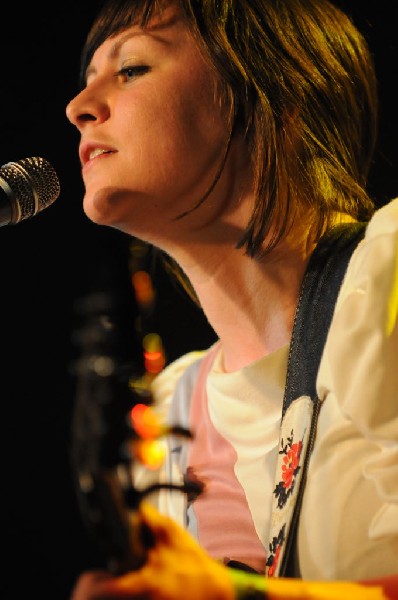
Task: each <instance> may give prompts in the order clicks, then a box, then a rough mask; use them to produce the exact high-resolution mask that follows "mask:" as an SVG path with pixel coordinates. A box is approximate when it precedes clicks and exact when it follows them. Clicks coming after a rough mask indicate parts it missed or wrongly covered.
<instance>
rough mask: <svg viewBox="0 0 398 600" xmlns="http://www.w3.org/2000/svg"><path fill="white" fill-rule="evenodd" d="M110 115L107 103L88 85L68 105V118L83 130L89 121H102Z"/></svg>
mask: <svg viewBox="0 0 398 600" xmlns="http://www.w3.org/2000/svg"><path fill="white" fill-rule="evenodd" d="M108 116H109V110H108V107H107V105H106V104H105V103H104V102H103V101H101V100H100V98H99V97H98V96H95V94H93V93H92V92H90V88H89V87H86V88H85V89H84V90H82V91H81V92H80V93H79V94H78V95H77V96H75V97H74V98H73V99H72V100H71V101H70V102H69V104H68V105H67V107H66V117H67V118H68V120H69V121H70V122H71V123H72V125H74V126H75V127H77V129H78V130H79V131H82V130H83V128H84V126H85V125H86V124H87V123H92V122H102V121H104V120H105V119H107V117H108Z"/></svg>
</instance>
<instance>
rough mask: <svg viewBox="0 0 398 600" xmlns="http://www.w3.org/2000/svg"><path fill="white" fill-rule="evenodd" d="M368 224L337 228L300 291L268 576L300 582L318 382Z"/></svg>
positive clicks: (310, 266) (319, 251)
mask: <svg viewBox="0 0 398 600" xmlns="http://www.w3.org/2000/svg"><path fill="white" fill-rule="evenodd" d="M365 229H366V223H349V224H348V223H347V224H341V225H338V226H336V227H334V228H333V229H332V230H331V231H330V232H328V233H327V234H326V235H325V236H324V237H323V238H322V239H321V240H320V242H319V243H318V245H317V247H316V249H315V251H314V252H313V254H312V256H311V258H310V260H309V263H308V266H307V269H306V272H305V275H304V278H303V283H302V286H301V291H300V295H299V301H298V305H297V309H296V315H295V320H294V326H293V333H292V339H291V343H290V350H289V359H288V367H287V376H286V385H285V394H284V401H283V410H282V424H281V430H280V442H279V455H278V462H277V468H276V478H275V488H274V497H273V503H272V504H273V506H272V516H271V531H270V538H269V540H270V541H269V549H268V560H267V566H266V574H267V576H269V577H282V576H283V577H299V576H300V573H299V572H298V568H297V565H296V564H295V562H296V557H295V547H296V543H295V541H296V533H297V531H296V530H297V524H298V517H299V513H300V507H301V500H302V496H303V493H304V487H305V481H306V471H307V465H308V461H309V457H310V454H311V450H312V447H313V443H314V439H315V434H316V426H317V419H318V414H319V410H320V405H321V402H320V400H319V398H318V396H317V393H316V377H317V373H318V368H319V363H320V360H321V356H322V352H323V347H324V344H325V341H326V337H327V334H328V331H329V326H330V323H331V320H332V316H333V312H334V307H335V303H336V300H337V296H338V293H339V290H340V286H341V283H342V281H343V278H344V274H345V272H346V268H347V265H348V262H349V260H350V257H351V254H352V252H353V251H354V249H355V247H356V246H357V244H358V242H359V241H360V240H361V239H362V237H363V236H364V233H365Z"/></svg>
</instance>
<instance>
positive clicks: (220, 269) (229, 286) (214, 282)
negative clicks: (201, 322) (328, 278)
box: [177, 236, 314, 371]
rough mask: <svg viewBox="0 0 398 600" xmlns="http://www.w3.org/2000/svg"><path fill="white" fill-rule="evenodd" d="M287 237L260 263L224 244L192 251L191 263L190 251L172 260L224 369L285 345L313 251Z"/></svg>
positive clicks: (238, 366)
mask: <svg viewBox="0 0 398 600" xmlns="http://www.w3.org/2000/svg"><path fill="white" fill-rule="evenodd" d="M290 238H291V239H293V236H290ZM291 239H288V240H285V241H284V242H282V243H281V244H279V245H278V247H277V248H276V249H275V250H273V251H272V252H271V253H270V254H269V255H268V256H267V257H265V258H264V259H262V260H261V261H257V260H254V259H252V258H249V257H248V256H246V255H245V254H244V253H243V251H242V250H236V249H235V248H233V247H231V245H229V244H228V245H227V244H225V245H222V244H217V245H214V246H212V245H209V244H206V245H205V246H203V247H196V248H195V249H192V260H190V258H191V256H190V253H187V254H185V255H184V256H182V255H181V256H180V257H179V259H178V257H177V259H178V260H179V264H180V265H181V266H182V268H183V270H184V271H185V273H186V275H187V276H188V278H189V279H190V281H191V283H192V285H193V287H194V289H195V292H196V294H197V296H198V298H199V301H200V303H201V306H202V308H203V310H204V313H205V315H206V317H207V319H208V321H209V323H210V325H211V326H212V328H213V329H214V331H215V333H216V335H217V336H218V337H219V339H220V341H221V345H222V349H223V358H224V365H223V367H224V369H225V370H226V371H235V370H238V369H241V368H242V367H244V366H245V365H247V364H249V363H251V362H253V361H255V360H257V359H259V358H261V357H262V356H265V355H267V354H269V353H271V352H274V351H275V350H277V349H279V348H281V347H282V346H284V345H285V344H288V343H289V341H290V337H291V332H292V328H293V320H294V315H295V310H296V305H297V300H298V295H299V292H300V286H301V282H302V278H303V276H304V272H305V268H306V265H307V262H308V259H309V257H310V254H311V252H312V250H313V247H314V246H313V245H310V244H308V243H306V242H302V243H301V244H298V243H297V242H295V243H292V241H291ZM296 239H303V238H302V236H301V238H300V236H297V237H296ZM198 257H200V261H198Z"/></svg>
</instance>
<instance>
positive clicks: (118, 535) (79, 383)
mask: <svg viewBox="0 0 398 600" xmlns="http://www.w3.org/2000/svg"><path fill="white" fill-rule="evenodd" d="M79 312H80V314H81V316H82V321H83V324H82V327H81V328H80V329H79V330H78V331H77V332H76V334H75V337H76V342H77V343H78V345H79V347H80V356H79V358H78V360H77V361H76V364H75V368H74V371H75V375H76V397H75V405H74V415H73V422H72V440H71V459H72V471H73V476H74V479H75V483H76V491H77V498H78V502H79V507H80V510H81V514H82V517H83V520H84V522H85V524H86V526H87V528H88V530H89V531H90V533H91V535H93V536H94V538H95V539H96V541H97V543H98V544H99V546H100V547H101V549H102V551H103V553H104V554H105V557H106V561H107V564H108V568H109V570H111V571H112V572H114V573H121V572H125V571H128V570H134V569H137V568H139V567H140V566H141V565H142V564H143V563H144V562H145V559H146V551H147V549H148V547H149V546H150V545H151V544H152V543H153V540H152V538H151V535H150V532H148V531H145V530H144V529H143V527H142V525H141V523H140V521H139V512H138V508H139V505H140V503H141V501H142V500H143V498H144V497H146V496H147V495H148V494H150V493H152V492H154V491H156V490H158V489H162V488H169V489H178V490H180V491H181V492H182V493H190V494H191V493H194V494H199V493H200V491H201V488H200V486H199V485H196V484H188V485H182V486H175V485H172V484H170V485H168V484H167V483H162V484H161V483H159V484H155V485H151V486H149V487H147V488H145V489H140V490H138V489H137V488H136V486H135V482H134V466H135V464H136V463H137V461H140V462H141V463H142V464H144V465H146V464H148V468H151V461H152V462H153V460H154V459H153V455H154V454H155V456H156V451H157V450H156V449H157V444H158V443H159V441H161V440H164V438H165V437H167V435H169V434H172V435H178V436H182V437H188V438H189V437H191V432H190V431H188V430H186V429H184V428H181V427H178V426H177V427H171V428H168V427H166V426H164V425H163V424H162V423H160V422H159V421H158V419H157V417H156V415H155V412H154V411H153V409H152V396H151V391H150V380H151V377H150V374H149V376H148V372H147V371H146V370H145V369H144V371H142V367H141V365H140V369H134V366H133V365H132V363H131V361H129V360H126V357H125V356H124V353H123V342H122V340H123V336H124V335H125V333H124V331H123V325H124V323H123V319H122V317H121V315H122V313H123V311H122V310H121V307H120V306H119V305H118V303H117V302H116V301H115V298H113V297H112V296H111V295H110V294H93V295H90V296H88V297H87V298H84V299H83V300H82V301H81V303H80V306H79ZM152 345H153V339H152ZM154 356H155V355H154ZM146 358H147V359H148V356H147V357H146ZM136 370H138V371H139V373H138V374H137V373H136V372H135V371H136Z"/></svg>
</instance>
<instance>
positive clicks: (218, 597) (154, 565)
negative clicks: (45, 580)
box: [71, 502, 235, 600]
mask: <svg viewBox="0 0 398 600" xmlns="http://www.w3.org/2000/svg"><path fill="white" fill-rule="evenodd" d="M140 515H141V517H142V522H143V524H144V525H145V526H147V527H149V529H150V530H151V532H152V534H153V536H154V538H155V544H154V545H153V547H152V548H150V549H149V550H148V554H147V561H146V563H145V565H144V566H143V567H142V568H141V569H139V570H137V571H131V572H128V573H126V574H124V575H121V576H118V577H113V576H111V575H110V574H109V573H106V572H98V571H96V572H87V573H84V574H82V575H81V576H80V577H79V579H78V580H77V582H76V585H75V588H74V590H73V592H72V596H71V600H113V599H117V598H123V599H125V600H127V599H135V600H187V598H189V600H203V599H204V598H205V599H206V600H233V599H234V598H235V593H234V587H233V584H232V580H231V578H230V576H229V569H227V568H226V567H225V566H224V565H222V564H221V563H218V562H217V561H215V560H214V559H212V558H210V556H209V555H208V554H207V553H206V552H205V551H204V550H203V549H202V548H201V547H200V546H199V544H198V543H197V542H196V541H195V540H194V539H193V538H192V537H191V535H190V534H189V533H187V532H186V531H184V530H183V529H182V528H181V527H180V526H179V525H178V524H177V523H175V522H174V521H173V520H172V519H170V518H169V517H165V516H164V515H161V514H160V513H159V512H158V511H157V510H155V509H154V508H153V507H151V506H150V505H149V504H146V503H145V502H143V503H142V505H141V507H140Z"/></svg>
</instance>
